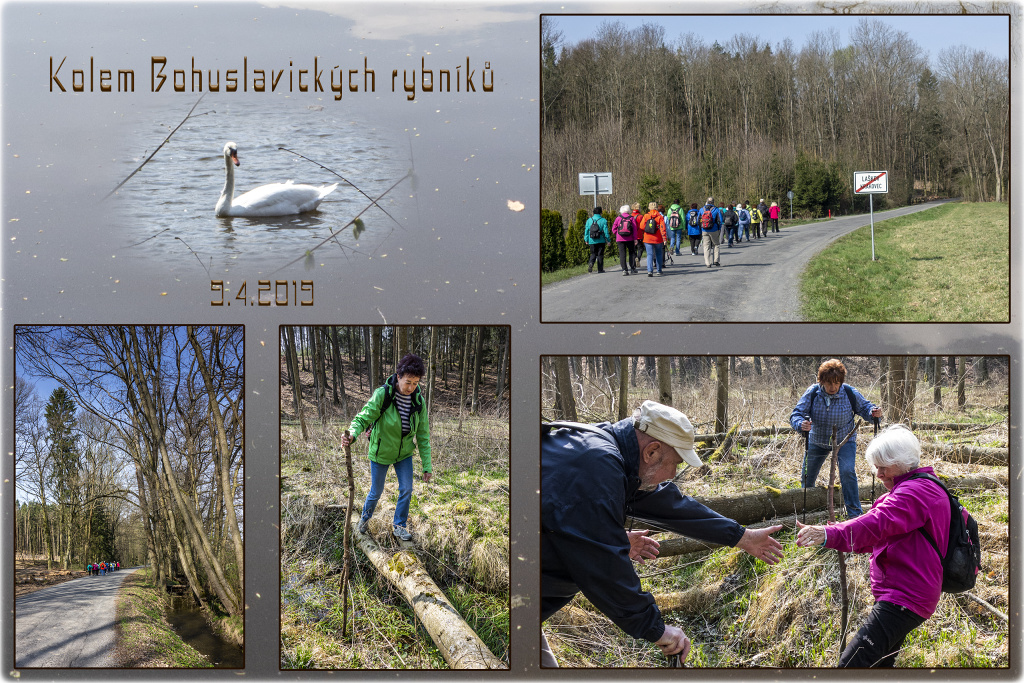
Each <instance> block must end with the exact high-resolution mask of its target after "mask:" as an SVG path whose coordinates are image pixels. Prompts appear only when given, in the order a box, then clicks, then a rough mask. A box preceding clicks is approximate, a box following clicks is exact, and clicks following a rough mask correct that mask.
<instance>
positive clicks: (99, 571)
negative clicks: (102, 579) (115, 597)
mask: <svg viewBox="0 0 1024 683" xmlns="http://www.w3.org/2000/svg"><path fill="white" fill-rule="evenodd" d="M120 568H121V563H120V562H93V563H92V564H87V565H85V573H86V574H89V575H91V576H104V575H106V573H107V572H116V571H117V570H118V569H120Z"/></svg>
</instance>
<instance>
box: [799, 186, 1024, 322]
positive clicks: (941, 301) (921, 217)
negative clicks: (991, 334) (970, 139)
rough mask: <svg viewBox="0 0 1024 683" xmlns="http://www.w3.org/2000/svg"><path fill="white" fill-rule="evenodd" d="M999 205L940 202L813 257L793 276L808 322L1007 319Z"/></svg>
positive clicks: (1005, 234) (1005, 229) (1004, 219)
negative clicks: (798, 275)
mask: <svg viewBox="0 0 1024 683" xmlns="http://www.w3.org/2000/svg"><path fill="white" fill-rule="evenodd" d="M1009 220H1010V214H1009V209H1008V207H1007V205H1006V204H1001V203H1000V204H997V203H980V204H945V205H943V206H939V207H936V208H934V209H929V210H927V211H923V212H920V213H916V214H913V215H910V216H903V217H900V218H893V219H890V220H887V221H882V222H879V223H875V254H876V257H877V260H876V261H874V262H872V261H871V231H870V228H869V227H865V228H861V229H859V230H856V231H854V232H852V233H850V234H848V235H845V236H843V237H841V238H840V239H838V240H836V241H835V242H834V243H832V245H830V246H829V247H828V248H827V249H825V250H824V251H823V252H822V253H820V254H819V255H818V256H816V257H814V258H813V259H812V260H811V262H810V264H809V265H808V267H807V270H806V271H805V272H804V274H803V277H802V282H801V300H802V309H801V314H802V316H803V318H804V319H805V320H807V321H810V322H868V321H872V322H888V321H892V322H930V321H942V322H1007V321H1008V320H1009V317H1010V309H1009V302H1010V288H1009V283H1010V252H1009V246H1010V245H1009Z"/></svg>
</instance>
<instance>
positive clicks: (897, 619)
mask: <svg viewBox="0 0 1024 683" xmlns="http://www.w3.org/2000/svg"><path fill="white" fill-rule="evenodd" d="M865 457H866V459H867V461H868V464H869V465H871V467H873V468H874V469H875V474H876V475H877V476H878V478H879V480H880V481H881V482H882V484H883V485H884V486H885V488H886V489H888V491H887V492H886V493H884V494H882V495H881V496H880V497H879V498H878V500H877V501H876V502H875V504H874V505H873V506H872V507H871V509H870V510H869V511H868V512H867V513H865V514H863V515H861V516H860V517H855V518H853V519H850V520H847V521H845V522H839V523H838V524H829V525H827V526H804V525H803V524H800V523H799V522H798V523H797V526H799V527H800V530H799V531H798V532H797V545H801V546H810V545H824V546H825V547H827V548H833V549H835V550H839V551H842V552H854V553H871V592H872V594H873V595H874V596H875V606H874V607H873V608H872V610H871V613H870V614H869V615H868V618H867V621H865V623H864V625H863V626H861V628H860V630H859V631H858V632H857V635H856V636H854V638H853V640H852V641H851V642H850V644H849V645H847V647H846V651H845V652H843V654H842V655H841V656H840V657H839V664H838V666H839V667H840V668H842V667H892V666H894V665H895V662H896V655H897V654H899V651H900V649H901V648H902V647H903V641H904V640H905V639H906V637H907V635H908V634H909V633H910V632H911V631H913V630H914V629H915V628H917V627H918V626H920V625H921V624H923V623H924V621H925V620H926V619H927V618H928V617H930V616H931V615H932V613H933V612H934V611H935V606H936V605H938V604H939V597H940V596H941V594H942V559H941V558H940V557H939V555H938V553H937V552H936V551H935V548H933V547H932V546H931V544H930V543H929V542H928V539H927V538H926V537H925V535H924V533H922V531H927V532H928V533H929V534H931V537H932V538H933V539H934V540H935V544H936V546H937V547H939V548H945V547H947V542H948V540H949V522H950V518H949V515H950V506H949V496H947V495H946V492H945V491H944V490H943V489H942V487H941V486H940V485H939V484H937V483H935V482H933V481H930V480H928V479H915V478H911V475H913V474H917V473H921V474H931V475H932V476H934V471H933V470H932V468H931V467H921V466H920V464H921V444H920V443H919V442H918V440H917V437H916V436H914V434H913V433H912V432H911V431H910V430H909V429H907V428H906V427H904V426H903V425H891V426H889V427H887V428H886V429H884V430H882V431H881V432H879V434H878V436H876V437H875V438H874V439H873V440H872V441H871V443H870V444H869V445H868V449H867V453H866V454H865ZM964 512H965V514H966V511H964Z"/></svg>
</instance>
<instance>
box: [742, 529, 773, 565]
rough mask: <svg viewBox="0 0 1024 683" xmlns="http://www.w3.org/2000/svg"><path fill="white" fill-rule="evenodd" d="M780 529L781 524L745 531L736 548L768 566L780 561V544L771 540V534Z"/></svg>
mask: <svg viewBox="0 0 1024 683" xmlns="http://www.w3.org/2000/svg"><path fill="white" fill-rule="evenodd" d="M781 528H782V525H781V524H776V525H775V526H768V527H765V528H763V529H747V530H745V531H744V532H743V537H742V538H741V539H740V542H739V543H737V544H736V547H737V548H739V549H740V550H743V551H746V552H747V553H749V554H750V555H753V556H754V557H756V558H757V559H759V560H764V561H765V562H767V563H768V564H775V563H776V562H778V561H779V560H781V559H782V544H781V543H779V542H778V541H777V540H775V539H774V538H772V534H774V533H775V532H776V531H778V530H779V529H781Z"/></svg>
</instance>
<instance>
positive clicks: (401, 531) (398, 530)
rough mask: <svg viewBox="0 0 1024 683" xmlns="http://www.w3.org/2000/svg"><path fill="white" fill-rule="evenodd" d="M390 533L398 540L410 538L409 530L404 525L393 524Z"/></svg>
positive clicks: (408, 539) (409, 539)
mask: <svg viewBox="0 0 1024 683" xmlns="http://www.w3.org/2000/svg"><path fill="white" fill-rule="evenodd" d="M391 533H393V534H394V535H395V538H397V539H398V540H399V541H411V540H412V534H410V533H409V530H408V529H406V528H405V527H404V526H398V525H395V526H394V527H392V529H391Z"/></svg>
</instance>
